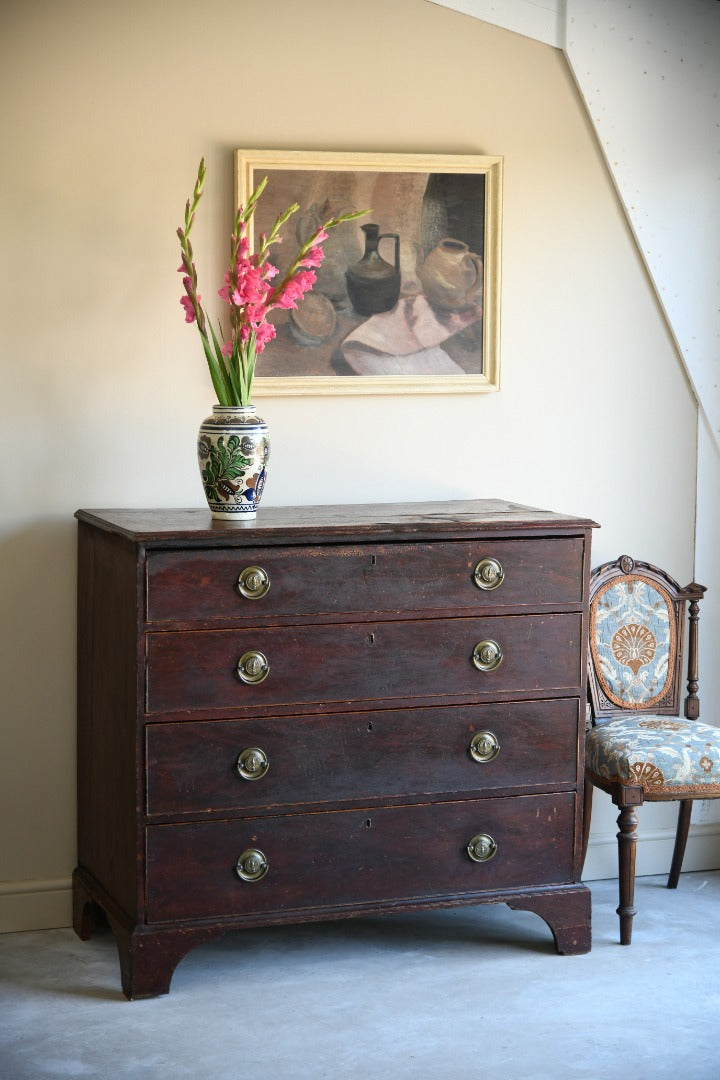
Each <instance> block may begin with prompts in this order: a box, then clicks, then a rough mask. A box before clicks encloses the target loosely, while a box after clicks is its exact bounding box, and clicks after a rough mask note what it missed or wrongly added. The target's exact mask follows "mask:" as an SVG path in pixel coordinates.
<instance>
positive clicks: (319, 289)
mask: <svg viewBox="0 0 720 1080" xmlns="http://www.w3.org/2000/svg"><path fill="white" fill-rule="evenodd" d="M264 177H267V178H268V182H267V185H266V187H265V190H264V193H263V198H262V200H261V201H260V202H259V203H258V205H257V208H256V210H255V215H254V219H253V222H252V228H253V229H254V233H255V236H256V237H259V236H261V235H262V234H263V233H264V232H267V231H269V230H270V229H271V228H272V224H273V221H274V220H275V219H276V217H277V215H278V213H280V212H281V211H282V210H283V208H284V207H285V206H286V205H287V204H288V202H297V203H299V205H300V210H299V211H298V213H296V214H295V217H294V219H293V227H294V230H295V235H293V236H292V237H291V238H289V240H292V241H293V242H296V243H299V244H301V243H303V242H304V240H305V239H306V237H307V236H310V235H311V234H312V233H313V231H314V230H316V229H317V228H318V225H319V224H320V223H322V222H323V221H325V220H327V219H328V218H329V217H339V216H341V215H348V217H349V220H346V221H343V222H342V223H341V224H340V225H338V226H337V227H336V228H334V229H333V230H332V232H331V233H330V235H329V236H328V237H327V239H326V240H325V243H324V258H323V260H322V264H321V265H320V266H319V267H318V268H317V270H316V281H315V284H314V287H313V289H312V291H311V292H308V293H307V295H306V296H304V297H303V299H302V300H301V301H300V302H299V303H298V305H297V307H296V308H292V309H290V310H283V311H279V312H274V313H273V321H274V322H275V328H276V336H275V338H274V340H272V341H271V342H270V343H269V344H268V345H267V347H266V348H265V350H264V352H263V356H262V369H260V366H259V367H258V372H257V377H256V380H255V386H256V390H257V392H258V393H260V394H262V393H271V394H273V395H277V394H280V395H282V394H308V393H321V394H348V393H370V394H372V393H392V392H403V393H408V392H409V393H413V392H415V393H437V392H441V393H442V392H449V393H458V392H467V391H470V392H482V391H492V390H497V389H499V374H500V356H499V352H500V326H499V322H500V245H501V204H502V158H500V157H488V156H480V155H460V156H458V155H435V154H432V155H427V154H426V155H411V154H341V153H320V152H317V153H311V152H305V151H285V152H283V151H259V150H238V151H237V152H236V193H235V194H236V204H237V205H241V204H243V202H244V201H245V200H246V199H247V198H248V197H249V195H250V194H251V193H252V192H253V191H254V190H255V188H256V186H257V184H258V182H259V181H261V180H262V179H263V178H264ZM361 210H366V211H367V213H365V214H363V215H362V216H360V215H358V216H355V217H352V215H353V214H354V213H356V212H358V211H361ZM290 248H292V244H291V243H288V249H290ZM284 257H285V258H291V251H290V250H288V252H287V254H285V252H284V251H283V250H282V249H281V248H277V249H276V250H275V256H274V261H275V262H277V263H278V266H279V270H280V273H282V272H283V269H284V267H283V258H284Z"/></svg>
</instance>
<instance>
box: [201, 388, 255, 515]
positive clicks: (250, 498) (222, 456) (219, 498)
mask: <svg viewBox="0 0 720 1080" xmlns="http://www.w3.org/2000/svg"><path fill="white" fill-rule="evenodd" d="M269 458H270V436H269V434H268V426H267V424H266V423H265V421H264V420H262V419H261V418H260V417H259V416H258V415H257V412H256V411H255V406H254V405H237V406H231V405H228V406H225V405H213V411H212V416H208V417H207V419H205V420H203V422H202V424H201V425H200V431H199V433H198V464H199V465H200V476H201V477H202V482H203V487H204V488H205V497H206V499H207V502H208V506H209V507H210V512H211V514H212V516H213V517H214V518H218V519H220V520H222V521H240V520H243V521H245V520H252V518H253V516H254V515H255V512H256V510H257V508H258V503H259V502H260V499H261V497H262V493H263V488H264V487H265V477H266V475H267V464H268V461H269Z"/></svg>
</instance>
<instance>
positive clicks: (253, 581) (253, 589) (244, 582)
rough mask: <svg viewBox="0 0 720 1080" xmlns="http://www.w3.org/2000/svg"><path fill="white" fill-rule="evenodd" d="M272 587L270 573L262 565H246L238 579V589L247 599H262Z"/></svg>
mask: <svg viewBox="0 0 720 1080" xmlns="http://www.w3.org/2000/svg"><path fill="white" fill-rule="evenodd" d="M269 588H270V575H269V574H268V572H267V570H264V569H263V568H262V566H246V567H245V569H244V570H241V571H240V574H239V576H238V579H237V590H238V592H239V593H240V595H241V596H244V597H245V599H246V600H261V599H262V598H263V596H267V593H268V590H269Z"/></svg>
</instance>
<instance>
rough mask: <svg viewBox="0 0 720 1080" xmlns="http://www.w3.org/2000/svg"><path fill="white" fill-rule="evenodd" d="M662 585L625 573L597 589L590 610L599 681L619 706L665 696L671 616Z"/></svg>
mask: <svg viewBox="0 0 720 1080" xmlns="http://www.w3.org/2000/svg"><path fill="white" fill-rule="evenodd" d="M674 615H675V613H674V609H673V605H672V601H671V599H670V597H669V595H667V594H666V593H665V592H664V590H663V589H662V587H661V586H659V585H657V584H656V583H655V582H653V581H649V580H648V579H647V578H644V577H643V576H642V575H641V574H627V575H626V576H624V577H623V578H621V579H617V578H616V579H614V580H613V581H610V582H608V583H607V584H606V585H605V586H604V587H603V588H601V589H599V590H598V592H597V594H596V595H595V597H594V598H593V603H592V607H591V612H590V648H591V651H592V655H593V661H594V664H595V671H596V673H597V678H598V682H599V683H600V686H601V688H602V691H603V693H604V694H605V695H606V696H607V698H608V700H609V701H610V702H612V703H613V704H615V705H618V706H619V707H620V708H623V709H645V710H647V709H649V708H652V706H653V705H657V703H658V702H659V701H661V700H662V698H663V697H664V695H665V693H666V691H667V689H668V686H669V684H670V682H671V680H672V674H673V670H674V664H675V655H676V647H677V646H676V641H675V633H676V631H675V617H674Z"/></svg>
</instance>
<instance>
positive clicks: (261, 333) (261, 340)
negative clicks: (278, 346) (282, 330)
mask: <svg viewBox="0 0 720 1080" xmlns="http://www.w3.org/2000/svg"><path fill="white" fill-rule="evenodd" d="M275 334H276V330H275V327H274V326H273V324H272V323H269V322H264V323H261V324H260V326H258V328H257V330H256V331H255V347H256V349H257V351H258V352H259V353H261V352H262V351H263V349H264V348H265V346H266V345H267V344H268V342H270V341H272V340H273V338H274V337H275Z"/></svg>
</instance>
